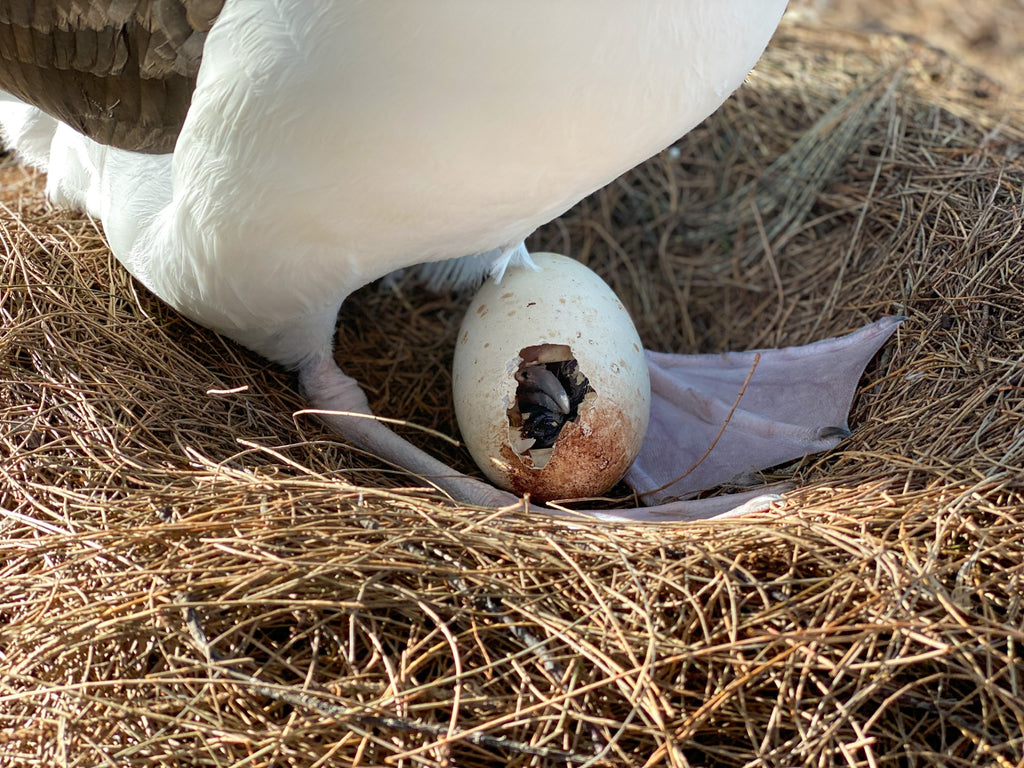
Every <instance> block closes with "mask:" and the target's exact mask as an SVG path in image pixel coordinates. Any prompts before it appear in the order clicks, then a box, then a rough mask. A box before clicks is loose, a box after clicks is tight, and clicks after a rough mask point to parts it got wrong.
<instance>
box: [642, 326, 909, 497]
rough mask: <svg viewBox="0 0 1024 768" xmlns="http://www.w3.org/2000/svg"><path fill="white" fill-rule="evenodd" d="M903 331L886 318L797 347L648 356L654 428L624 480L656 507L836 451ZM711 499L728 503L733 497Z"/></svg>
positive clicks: (654, 353) (652, 423) (847, 434)
mask: <svg viewBox="0 0 1024 768" xmlns="http://www.w3.org/2000/svg"><path fill="white" fill-rule="evenodd" d="M900 322H902V318H899V317H887V318H883V319H881V320H878V321H877V322H874V323H872V324H871V325H868V326H865V327H864V328H861V329H860V330H858V331H855V332H853V333H850V334H847V335H845V336H840V337H837V338H832V339H826V340H824V341H819V342H815V343H813V344H808V345H806V346H802V347H787V348H784V349H766V350H757V351H752V352H729V353H726V354H722V355H672V354H664V353H658V352H650V351H648V352H647V361H648V366H649V369H650V373H651V423H650V426H649V427H648V431H647V436H646V438H645V440H644V444H643V447H642V448H641V451H640V455H639V456H638V457H637V459H636V461H635V462H634V463H633V466H632V467H631V468H630V470H629V473H628V474H627V476H626V481H627V482H628V483H629V484H630V486H632V488H633V489H634V491H636V493H637V494H638V495H639V496H640V498H641V499H642V500H643V501H644V503H647V504H653V505H662V504H667V503H670V502H671V501H672V500H674V499H681V498H682V499H685V498H686V497H687V496H691V495H693V494H695V493H697V492H698V491H701V490H704V489H707V488H712V487H714V486H717V485H721V484H723V483H730V482H734V481H739V482H742V481H743V480H744V479H745V478H749V477H750V476H751V475H752V474H753V473H755V472H757V471H759V470H763V469H767V468H768V467H772V466H775V465H778V464H782V463H784V462H787V461H792V460H793V459H798V458H800V457H801V456H806V455H808V454H813V453H819V452H821V451H826V450H830V449H832V448H835V447H836V445H838V444H839V443H840V442H841V441H842V440H843V439H844V438H845V437H848V436H849V434H850V432H849V426H848V425H847V417H848V414H849V410H850V405H851V403H852V401H853V395H854V392H855V391H856V388H857V382H858V380H859V379H860V377H861V374H862V373H863V372H864V367H865V366H866V365H867V363H868V361H869V360H870V359H871V358H872V357H873V356H874V355H875V353H876V352H877V351H878V350H879V349H880V348H881V346H882V345H883V344H884V343H885V342H886V340H887V339H888V338H889V337H890V336H891V335H892V333H893V332H894V331H895V330H896V328H897V326H898V325H899V324H900ZM718 498H719V499H725V500H726V501H725V503H726V504H727V503H728V501H727V500H728V499H729V498H730V497H728V496H725V497H718ZM698 503H700V502H698ZM652 511H653V510H652ZM709 511H710V514H711V515H712V516H714V515H716V514H719V510H718V509H717V508H712V507H709Z"/></svg>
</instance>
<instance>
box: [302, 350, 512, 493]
mask: <svg viewBox="0 0 1024 768" xmlns="http://www.w3.org/2000/svg"><path fill="white" fill-rule="evenodd" d="M299 383H300V384H301V386H302V389H303V391H304V392H305V394H306V397H307V399H308V400H309V402H310V404H311V405H312V406H313V408H314V409H315V410H316V411H318V413H317V415H318V417H319V418H320V419H321V420H322V421H323V422H324V423H326V424H327V426H329V427H330V428H331V429H332V430H333V431H335V432H336V433H337V434H338V435H340V436H341V437H343V438H345V439H346V440H347V441H348V442H350V443H351V444H352V445H353V446H355V447H356V448H359V449H360V450H363V451H366V452H367V453H370V454H372V455H374V456H376V457H378V458H380V459H382V460H384V461H386V462H389V463H391V464H394V465H395V466H396V467H399V468H401V469H403V470H406V471H408V472H411V473H413V474H415V475H418V476H419V477H422V478H423V479H424V480H425V481H427V482H428V483H430V484H431V485H434V486H436V487H438V488H440V489H441V490H443V491H445V492H446V493H448V494H449V495H450V496H451V497H452V498H453V499H455V500H456V501H459V502H462V503H464V504H471V505H476V506H483V507H507V506H510V505H515V504H518V503H520V500H519V499H518V498H517V497H516V496H514V495H512V494H511V493H506V492H505V491H500V490H498V489H497V488H495V487H493V486H492V485H490V484H488V483H485V482H482V481H480V480H476V479H474V478H472V477H467V476H466V475H464V474H462V473H460V472H458V471H456V470H454V469H452V468H451V467H449V466H448V465H447V464H444V463H443V462H440V461H438V460H437V459H435V458H434V457H432V456H430V455H429V454H427V453H425V452H424V451H421V450H420V449H419V448H417V447H416V446H414V445H413V444H412V443H410V442H408V441H407V440H405V439H403V438H401V437H399V436H398V435H396V434H395V433H394V432H392V431H391V430H390V429H389V428H388V427H387V426H385V425H384V424H382V423H381V422H380V421H378V420H377V419H376V418H375V417H374V416H373V413H372V411H371V410H370V406H369V403H368V402H367V400H366V395H365V394H364V393H363V390H362V389H361V388H360V386H359V384H358V383H357V382H356V380H355V379H353V378H352V377H350V376H347V375H345V373H344V372H342V370H341V369H340V368H339V367H338V365H337V364H336V363H335V362H334V359H333V358H331V357H330V356H326V357H323V358H319V359H316V360H314V361H311V362H308V363H306V364H304V365H303V366H302V367H301V368H300V369H299Z"/></svg>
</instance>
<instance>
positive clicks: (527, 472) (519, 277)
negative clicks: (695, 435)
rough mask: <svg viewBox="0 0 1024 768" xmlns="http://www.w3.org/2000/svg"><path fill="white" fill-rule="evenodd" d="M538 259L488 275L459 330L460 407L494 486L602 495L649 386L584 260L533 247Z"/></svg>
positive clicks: (602, 286)
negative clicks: (494, 276) (531, 264)
mask: <svg viewBox="0 0 1024 768" xmlns="http://www.w3.org/2000/svg"><path fill="white" fill-rule="evenodd" d="M533 261H534V263H535V264H536V265H537V266H538V267H539V268H540V269H539V270H531V269H528V268H517V269H514V270H510V271H509V272H507V273H506V274H505V275H504V277H503V278H502V279H501V280H500V282H499V281H495V280H493V279H491V280H488V281H487V282H486V283H485V284H484V286H483V287H482V288H481V289H480V291H479V292H478V293H477V294H476V296H475V297H474V298H473V301H472V303H471V304H470V306H469V309H468V310H467V311H466V316H465V319H464V320H463V322H462V327H461V328H460V330H459V336H458V341H457V343H456V346H455V357H454V361H453V367H452V392H453V397H454V400H455V415H456V418H457V419H458V422H459V429H460V431H461V433H462V437H463V440H464V442H465V444H466V447H467V448H468V450H469V452H470V454H471V455H472V457H473V460H474V461H475V462H476V464H477V466H479V467H480V469H481V470H482V471H483V472H484V474H485V475H487V477H488V478H489V479H490V480H491V482H493V483H494V484H495V485H497V486H499V487H501V488H504V489H506V490H510V491H513V492H515V493H517V494H519V495H524V494H529V495H530V497H531V498H533V499H536V500H539V501H551V500H554V499H573V498H584V497H591V496H598V495H601V494H603V493H604V492H605V491H607V490H608V489H609V488H611V487H612V486H613V485H615V483H617V482H618V481H619V480H620V479H621V478H622V477H623V475H625V473H626V470H628V469H629V466H630V464H632V463H633V460H634V459H635V458H636V456H637V454H638V453H639V452H640V446H641V444H642V443H643V439H644V434H645V433H646V431H647V423H648V419H649V417H650V402H651V385H650V378H649V375H648V371H647V363H646V361H645V359H644V351H643V346H642V345H641V343H640V337H639V335H638V334H637V332H636V328H635V327H634V325H633V322H632V320H631V319H630V317H629V313H628V312H627V311H626V308H625V307H624V306H623V305H622V302H620V301H619V299H618V297H617V296H616V295H615V293H614V292H613V291H612V289H611V288H609V287H608V285H607V284H606V283H605V282H604V281H603V280H602V279H601V278H600V277H598V275H597V274H596V273H594V272H593V271H592V270H590V269H589V268H587V267H585V266H583V265H582V264H580V263H579V262H578V261H576V260H574V259H570V258H568V257H567V256H561V255H559V254H554V253H538V254H533Z"/></svg>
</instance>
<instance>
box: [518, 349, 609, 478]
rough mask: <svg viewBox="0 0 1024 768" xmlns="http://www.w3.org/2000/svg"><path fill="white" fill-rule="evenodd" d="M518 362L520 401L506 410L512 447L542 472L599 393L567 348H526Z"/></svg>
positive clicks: (529, 463)
mask: <svg viewBox="0 0 1024 768" xmlns="http://www.w3.org/2000/svg"><path fill="white" fill-rule="evenodd" d="M519 357H520V359H521V360H522V362H521V363H520V364H519V367H518V369H517V370H516V372H515V380H516V385H517V386H516V396H515V399H514V400H513V402H512V404H511V406H510V407H509V409H508V411H507V414H508V425H509V445H510V446H511V447H512V450H513V451H515V453H516V455H517V456H519V457H520V458H521V459H522V460H523V462H524V464H526V465H527V466H530V467H532V468H533V469H543V468H544V467H545V466H547V464H548V462H549V461H550V460H551V455H552V453H553V451H554V448H555V443H556V442H557V440H558V437H559V435H560V434H561V433H562V429H563V428H564V427H565V426H566V424H568V423H572V422H575V421H576V419H577V418H579V414H580V408H581V407H582V406H583V405H584V403H585V402H586V401H587V400H588V398H589V399H593V397H594V396H595V393H594V389H593V387H591V386H590V381H589V380H588V379H587V377H586V375H585V374H584V372H583V371H581V370H580V366H579V362H578V361H577V360H576V358H575V357H574V356H573V354H572V349H571V348H570V347H569V346H568V345H565V344H539V345H536V346H530V347H524V348H523V349H522V350H520V352H519Z"/></svg>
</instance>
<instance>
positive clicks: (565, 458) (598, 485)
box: [501, 401, 639, 502]
mask: <svg viewBox="0 0 1024 768" xmlns="http://www.w3.org/2000/svg"><path fill="white" fill-rule="evenodd" d="M600 406H601V403H600V401H598V402H597V403H595V404H594V407H591V408H588V409H587V410H586V411H585V412H581V414H580V417H579V418H578V419H577V420H576V421H575V422H570V423H568V424H566V425H565V427H563V429H562V432H561V434H559V436H558V439H557V440H556V441H555V447H554V451H553V452H552V454H551V460H550V461H548V463H547V465H546V466H545V467H544V468H543V469H534V468H533V467H531V466H529V465H528V464H527V463H526V462H525V461H524V460H523V458H522V457H520V456H519V455H517V454H516V453H515V451H513V450H512V447H511V446H510V445H509V444H508V443H505V444H504V445H502V446H501V458H502V460H503V462H504V464H505V467H504V469H505V471H506V472H507V473H508V488H509V490H511V491H513V492H514V493H516V494H518V495H520V496H523V495H525V494H529V495H530V498H532V499H534V500H536V501H541V502H543V501H552V500H555V499H574V498H585V497H588V496H600V495H601V494H603V493H604V492H605V491H607V490H608V489H609V488H611V487H612V486H613V485H615V484H616V483H617V482H618V481H619V480H621V479H622V478H623V476H624V475H625V474H626V470H628V469H629V465H630V464H631V463H632V461H633V456H634V455H636V453H637V452H638V451H639V445H638V441H639V439H638V437H637V435H638V433H639V430H638V429H637V425H636V424H633V423H632V421H631V419H630V418H629V416H627V415H626V414H625V413H623V411H621V410H619V409H613V408H602V407H600Z"/></svg>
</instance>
